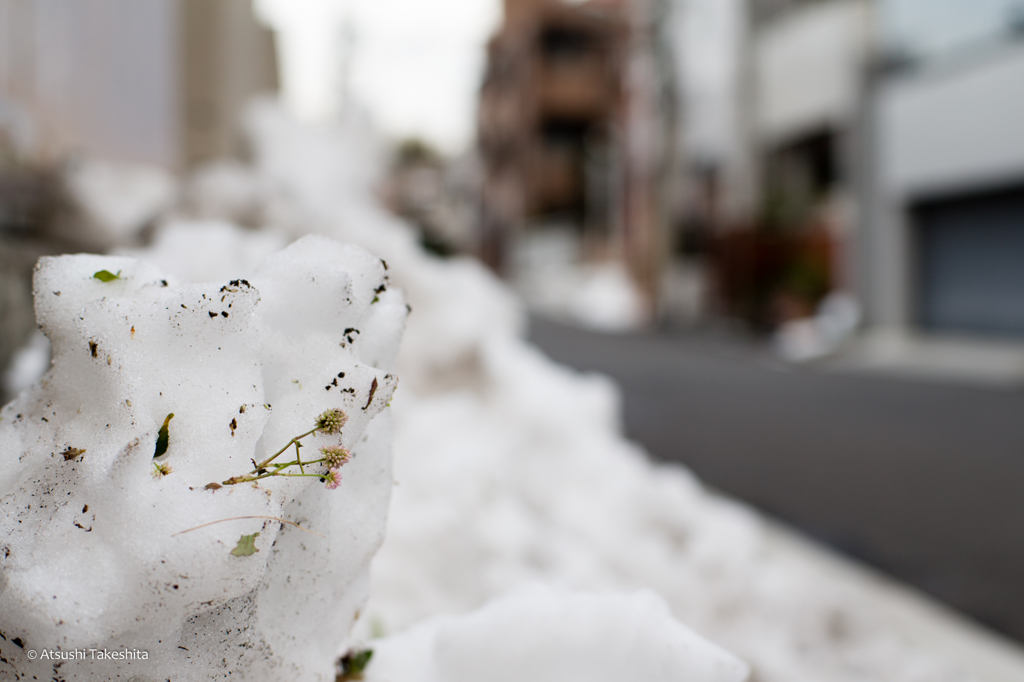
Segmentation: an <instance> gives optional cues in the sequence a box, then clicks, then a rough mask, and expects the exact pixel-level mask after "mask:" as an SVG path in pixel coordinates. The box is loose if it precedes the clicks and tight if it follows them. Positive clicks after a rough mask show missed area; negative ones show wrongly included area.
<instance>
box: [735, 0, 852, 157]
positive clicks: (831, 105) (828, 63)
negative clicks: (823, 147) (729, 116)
mask: <svg viewBox="0 0 1024 682" xmlns="http://www.w3.org/2000/svg"><path fill="white" fill-rule="evenodd" d="M869 34H870V31H869V13H868V5H867V3H865V2H863V1H861V0H837V1H835V2H828V3H822V4H818V5H812V6H809V7H807V8H805V9H800V10H797V11H794V12H791V13H788V14H786V15H784V16H783V17H782V18H781V19H778V20H776V21H774V22H772V23H771V24H769V25H767V26H765V27H763V28H762V29H761V30H760V31H759V32H758V35H757V41H756V44H755V46H754V74H755V83H756V92H757V107H756V111H757V113H756V128H757V131H758V133H759V134H760V135H761V136H762V138H763V139H765V140H767V141H777V140H783V139H785V138H787V137H792V136H795V135H798V134H801V133H803V132H807V131H810V130H814V129H820V128H821V127H824V126H835V127H841V126H844V125H846V124H848V123H849V122H850V121H851V120H852V118H853V117H854V115H855V110H856V105H857V98H858V97H859V95H860V74H861V69H862V65H863V61H864V55H865V53H866V50H867V46H868V37H869Z"/></svg>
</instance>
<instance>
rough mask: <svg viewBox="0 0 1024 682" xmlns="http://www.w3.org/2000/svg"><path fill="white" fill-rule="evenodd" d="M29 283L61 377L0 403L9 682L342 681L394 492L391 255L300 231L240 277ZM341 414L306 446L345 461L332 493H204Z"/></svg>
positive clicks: (269, 481) (3, 667)
mask: <svg viewBox="0 0 1024 682" xmlns="http://www.w3.org/2000/svg"><path fill="white" fill-rule="evenodd" d="M103 270H106V271H108V272H109V273H110V275H108V276H105V277H103V278H102V279H101V278H97V277H96V276H94V275H95V273H100V272H101V271H103ZM113 276H116V277H113ZM104 280H107V281H104ZM35 290H36V311H37V316H38V320H39V323H40V325H41V327H42V329H43V331H44V333H45V334H46V335H47V336H48V337H49V339H50V341H51V343H52V347H53V366H52V368H51V369H50V371H49V372H48V373H47V374H46V375H45V376H44V377H43V378H42V380H41V381H40V383H39V384H37V385H36V386H35V387H34V388H32V389H30V390H28V391H26V392H24V393H22V394H21V395H20V396H19V397H18V398H17V399H16V400H15V401H14V402H12V403H10V404H9V405H7V406H6V407H5V408H4V409H3V412H2V414H0V418H2V420H0V538H2V547H0V635H2V636H0V676H4V675H6V677H4V679H7V677H10V676H11V675H12V674H13V675H21V676H22V677H32V676H34V677H38V678H39V679H42V678H43V677H44V676H45V678H46V679H49V678H51V677H60V678H62V679H81V680H85V679H95V680H106V679H114V678H115V677H118V676H120V679H127V678H128V677H132V676H133V675H136V674H140V673H141V674H144V675H145V676H146V679H211V678H213V677H215V676H220V675H225V676H227V675H235V676H241V677H244V678H245V679H251V680H299V679H302V680H329V679H333V676H334V660H335V657H336V653H337V650H338V649H339V647H340V646H342V644H343V640H344V639H345V638H346V636H347V634H348V631H349V629H350V627H351V624H352V622H353V621H354V620H355V618H356V615H357V613H358V610H359V609H360V608H361V606H362V603H363V601H364V600H365V598H366V594H367V589H368V565H369V561H370V558H371V556H372V555H373V552H374V551H375V550H376V549H377V547H378V546H379V544H380V542H381V540H382V536H383V529H384V521H385V516H386V512H387V506H388V499H389V496H390V492H391V473H390V458H389V449H390V442H389V440H390V425H389V416H388V412H387V411H385V406H386V405H387V404H388V402H389V401H390V399H391V396H392V393H393V391H394V388H395V385H396V379H395V376H394V375H393V374H392V373H391V372H392V370H393V364H394V359H395V354H396V352H397V348H398V342H399V338H400V335H401V331H402V327H403V323H404V319H405V316H406V305H405V301H404V300H403V298H402V295H401V294H400V293H398V292H397V291H396V290H393V289H391V288H390V287H389V285H388V280H387V276H386V273H385V270H384V266H383V264H382V263H381V262H380V260H379V259H378V258H376V257H374V256H371V255H370V254H369V253H367V252H365V251H363V250H361V249H358V248H355V247H349V246H342V245H339V244H337V243H335V242H332V241H330V240H327V239H324V238H312V237H311V238H308V239H304V240H301V241H299V242H297V243H295V244H293V245H292V246H291V247H289V248H288V249H287V250H285V251H284V252H282V253H280V254H277V255H275V256H273V257H272V258H270V259H268V260H267V261H266V262H265V263H264V264H263V265H262V266H261V267H260V268H258V269H257V270H256V271H255V273H254V274H253V276H252V277H251V278H250V279H249V280H248V281H246V280H233V281H230V282H229V281H224V282H221V283H217V284H179V283H178V282H177V281H176V280H175V278H173V277H170V276H167V275H164V274H162V273H161V272H160V271H159V270H157V269H156V268H155V267H154V266H152V265H149V264H145V263H142V262H140V261H137V260H134V259H130V258H124V257H103V256H84V255H83V256H64V257H59V258H44V259H42V260H41V261H40V264H39V266H38V269H37V272H36V277H35ZM332 409H341V410H343V411H344V412H345V413H346V414H347V415H348V419H347V423H345V424H344V427H343V428H342V429H341V431H340V433H328V432H326V431H325V432H324V433H316V434H314V435H312V436H310V438H311V439H312V442H310V440H308V439H307V440H306V441H304V442H303V444H304V445H306V446H308V447H306V448H304V450H303V457H305V458H306V460H307V461H309V460H310V459H315V458H316V457H317V455H315V454H312V453H315V452H317V449H318V448H319V447H321V446H327V445H337V446H343V447H344V448H347V449H348V450H350V451H351V453H352V455H353V457H352V460H351V462H350V463H349V464H347V465H346V466H345V467H344V469H343V476H344V481H343V483H342V485H341V489H340V490H338V491H331V490H328V489H327V488H326V487H325V486H324V485H323V484H322V483H321V482H320V480H319V478H318V477H317V476H315V475H311V476H306V477H301V476H300V477H280V476H278V477H273V478H264V479H262V480H260V481H258V483H243V484H238V485H219V484H217V483H216V482H221V483H225V484H226V483H227V479H229V478H231V477H234V476H239V475H243V474H246V473H247V472H249V471H251V470H253V461H254V460H259V461H260V462H261V463H262V462H264V460H265V459H266V458H268V457H269V456H270V455H272V454H273V453H274V452H275V451H277V450H278V449H279V448H280V447H282V446H284V445H286V444H288V443H289V440H290V439H291V438H292V437H294V436H298V435H300V434H303V433H304V432H306V431H309V429H310V428H311V427H313V426H314V424H315V422H316V420H317V416H318V415H319V414H321V413H322V412H324V411H326V410H332ZM382 412H383V414H381V413H382ZM172 415H173V416H172ZM378 415H379V416H378ZM307 453H309V454H307ZM309 466H310V465H306V468H307V469H308V467H309ZM321 471H322V469H320V468H319V467H318V466H317V468H316V469H314V472H313V473H319V472H321ZM210 484H213V485H210ZM238 517H248V518H241V519H240V518H238ZM253 517H256V518H253ZM280 518H283V519H286V520H287V521H289V522H292V523H293V524H298V525H300V526H301V528H296V527H293V526H291V525H288V526H285V525H283V524H282V523H281V522H280V521H278V520H277V519H280ZM225 520H226V521H225ZM204 524H212V525H205V526H204ZM197 526H203V527H201V528H196V527H197ZM182 531H187V532H182ZM306 531H311V532H306ZM311 533H312V534H311ZM247 537H248V540H247V539H246V538H247ZM253 550H255V551H253ZM56 649H60V650H61V651H63V652H64V653H65V655H68V654H69V653H70V652H75V651H83V650H84V651H85V652H86V654H85V656H86V658H85V660H64V661H61V660H54V658H53V657H52V656H46V655H43V652H53V651H54V650H56ZM89 649H105V650H107V651H109V652H115V654H116V653H119V652H127V654H125V655H123V656H122V658H121V660H118V659H116V658H115V659H113V660H102V661H101V660H95V659H93V658H92V657H91V655H90V654H88V650H89ZM30 651H31V652H35V653H36V654H38V658H36V659H35V660H32V659H31V658H30V654H29V652H30ZM142 652H144V653H145V656H144V657H143V656H142ZM58 655H59V654H58ZM143 658H144V660H141V659H143ZM19 679H20V678H19Z"/></svg>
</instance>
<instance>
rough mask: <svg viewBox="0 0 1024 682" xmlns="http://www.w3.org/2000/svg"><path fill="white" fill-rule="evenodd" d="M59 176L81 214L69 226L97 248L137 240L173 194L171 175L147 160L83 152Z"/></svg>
mask: <svg viewBox="0 0 1024 682" xmlns="http://www.w3.org/2000/svg"><path fill="white" fill-rule="evenodd" d="M63 180H64V186H65V188H66V191H67V196H68V199H69V201H70V203H71V205H72V206H73V207H74V208H75V209H76V210H77V211H78V212H79V213H80V214H81V217H82V219H83V220H82V221H80V222H76V223H75V224H74V225H73V226H69V227H73V229H74V231H75V234H74V235H73V236H74V237H75V238H76V239H78V240H84V242H85V243H89V244H93V245H95V248H97V249H100V250H105V249H109V248H110V247H111V246H115V245H118V244H125V243H131V242H134V241H136V240H137V239H138V237H139V233H140V232H141V231H142V229H143V228H144V227H146V225H147V224H148V223H150V222H151V221H153V220H155V219H156V218H157V217H158V216H159V215H160V214H161V213H163V212H164V211H166V210H167V209H168V208H170V207H171V205H172V204H173V203H174V200H175V198H176V195H177V186H176V183H175V180H174V176H172V175H171V174H170V172H168V171H167V170H164V169H163V168H159V167H157V166H151V165H146V164H132V163H121V162H118V163H115V162H112V161H104V160H99V159H91V158H83V159H79V160H77V161H76V162H75V163H74V164H72V165H71V166H70V167H69V168H68V169H67V170H66V172H65V174H64V178H63Z"/></svg>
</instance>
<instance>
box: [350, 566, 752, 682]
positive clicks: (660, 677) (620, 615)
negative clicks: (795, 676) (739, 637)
mask: <svg viewBox="0 0 1024 682" xmlns="http://www.w3.org/2000/svg"><path fill="white" fill-rule="evenodd" d="M748 674H749V669H748V667H747V666H746V664H744V663H743V662H742V661H740V660H739V659H738V658H736V657H735V656H733V655H732V654H729V653H728V652H726V651H723V650H722V649H720V648H718V647H716V646H715V645H714V644H711V643H710V642H708V641H707V640H705V639H703V638H702V637H700V636H699V635H697V634H695V633H694V632H693V631H692V630H689V629H688V628H686V627H685V626H683V625H681V624H680V623H679V622H678V621H676V620H675V619H673V618H672V615H671V614H670V612H669V609H668V606H667V605H666V604H665V602H664V600H663V599H661V598H660V597H658V596H657V595H655V594H654V593H652V592H640V593H636V594H628V595H627V594H587V593H570V592H565V591H561V590H554V589H551V588H546V587H543V586H530V587H526V588H522V589H519V590H516V591H515V592H512V593H510V594H508V595H505V596H503V597H500V598H498V599H495V600H494V601H492V602H489V603H488V604H486V605H485V606H483V607H482V608H481V609H479V610H478V611H475V612H473V613H472V614H469V615H465V616H454V617H453V616H441V617H437V618H433V619H430V620H427V621H425V622H423V623H420V624H419V625H417V626H415V627H413V628H411V629H410V630H408V631H407V632H405V633H404V634H402V635H398V636H396V637H392V638H390V639H387V640H384V641H382V642H381V643H380V644H378V645H377V647H376V648H375V649H374V658H373V664H372V665H371V666H370V669H369V675H368V676H367V681H368V682H390V681H394V680H405V681H407V682H478V681H479V680H488V682H521V681H523V680H530V681H531V682H620V681H621V680H644V681H645V682H675V681H677V680H687V682H742V681H743V680H745V679H746V678H747V675H748Z"/></svg>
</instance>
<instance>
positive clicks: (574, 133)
mask: <svg viewBox="0 0 1024 682" xmlns="http://www.w3.org/2000/svg"><path fill="white" fill-rule="evenodd" d="M659 7H660V3H657V2H649V1H633V2H629V1H627V0H589V1H588V2H582V3H573V4H569V3H565V2H561V1H560V0H505V4H504V10H505V15H504V21H503V23H502V25H501V27H500V28H499V29H498V31H497V33H496V34H495V35H494V37H493V38H492V39H491V41H490V43H489V44H488V57H487V71H486V75H485V79H484V83H483V85H482V87H481V92H480V106H479V114H478V116H479V118H478V142H479V149H480V155H481V158H482V163H483V169H484V186H483V192H482V196H483V219H482V223H483V224H482V242H483V243H482V251H483V254H484V257H485V259H486V260H488V261H489V262H490V263H491V264H492V265H493V266H495V267H497V268H499V269H501V267H502V266H503V265H504V264H505V260H506V258H507V257H508V250H509V247H510V245H511V244H514V243H515V241H516V240H517V239H520V238H521V237H522V236H523V235H524V232H526V231H529V230H535V229H538V227H537V226H538V225H540V224H543V223H547V224H551V223H558V224H560V225H563V226H571V229H573V230H575V231H576V232H577V234H578V237H579V243H580V244H581V250H582V256H583V258H585V259H587V258H591V259H606V258H621V259H623V260H624V261H625V262H626V263H627V264H628V266H629V269H630V271H631V272H632V273H633V276H634V277H635V278H636V279H637V281H638V282H639V283H640V284H641V285H642V286H643V287H644V288H645V289H646V290H647V291H648V292H650V294H651V295H652V297H653V293H654V289H655V288H656V281H657V272H658V268H659V264H658V259H659V258H660V255H661V253H662V252H663V249H662V248H661V243H660V240H661V238H662V236H661V222H662V217H661V215H660V211H661V204H660V202H661V200H662V195H661V193H660V187H659V183H660V181H661V179H662V177H663V173H662V172H661V168H660V165H661V164H662V163H663V159H664V152H665V149H666V147H665V145H664V141H665V131H666V126H667V118H666V116H667V114H668V113H670V112H667V111H666V109H665V107H664V106H662V104H663V102H662V101H660V98H661V97H662V95H663V91H664V87H665V82H666V81H665V78H664V74H663V73H662V72H661V71H660V70H659V63H658V61H657V60H658V56H657V49H658V45H657V28H658V26H657V11H658V8H659Z"/></svg>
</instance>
